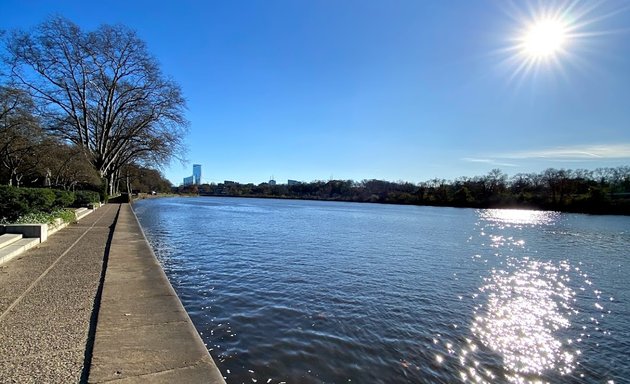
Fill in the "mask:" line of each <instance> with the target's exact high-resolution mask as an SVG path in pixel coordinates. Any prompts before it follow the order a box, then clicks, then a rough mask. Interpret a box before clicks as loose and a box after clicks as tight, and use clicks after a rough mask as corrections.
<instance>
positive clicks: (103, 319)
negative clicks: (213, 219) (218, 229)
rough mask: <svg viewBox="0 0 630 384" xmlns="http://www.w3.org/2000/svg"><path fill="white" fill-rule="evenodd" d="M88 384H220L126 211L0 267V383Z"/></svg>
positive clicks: (99, 216)
mask: <svg viewBox="0 0 630 384" xmlns="http://www.w3.org/2000/svg"><path fill="white" fill-rule="evenodd" d="M104 265H105V266H106V267H107V268H106V269H103V267H104ZM95 340H96V341H95ZM180 378H181V380H180ZM88 381H89V382H94V383H100V382H106V381H114V382H120V383H130V382H131V383H133V382H149V383H152V382H155V383H160V382H181V383H186V382H188V383H223V378H222V377H221V375H220V373H219V371H218V369H217V368H216V366H215V365H214V363H213V361H212V359H211V358H210V356H209V354H208V352H207V350H206V349H205V347H204V346H203V343H201V339H200V338H199V335H198V334H197V333H196V331H195V330H194V327H192V323H190V319H189V318H188V315H187V314H186V313H185V311H184V310H183V308H182V306H181V303H180V302H179V300H178V299H177V296H175V295H174V292H173V290H172V288H171V286H170V284H169V283H168V281H167V280H166V278H165V276H164V273H163V271H162V269H161V268H160V266H159V265H158V264H157V261H156V260H155V257H154V256H153V254H152V252H151V250H150V248H149V247H148V244H147V243H146V240H145V239H144V236H143V235H142V232H141V229H140V227H139V225H138V224H137V220H136V218H135V216H134V214H133V211H132V210H131V207H130V206H129V205H128V204H120V205H119V204H108V205H105V206H103V207H102V208H100V209H98V210H97V211H95V212H94V213H92V214H91V215H89V216H87V217H85V218H84V219H83V220H81V221H80V222H79V223H78V224H73V225H70V226H68V227H67V228H65V229H64V230H62V231H60V232H58V233H57V234H55V235H54V236H53V237H52V238H50V239H48V241H47V242H45V243H42V244H41V245H40V246H38V247H37V248H33V249H31V250H29V251H27V252H25V253H23V254H22V255H20V256H18V257H17V258H15V259H13V260H11V261H10V262H8V263H6V264H4V265H2V266H0V383H79V382H88Z"/></svg>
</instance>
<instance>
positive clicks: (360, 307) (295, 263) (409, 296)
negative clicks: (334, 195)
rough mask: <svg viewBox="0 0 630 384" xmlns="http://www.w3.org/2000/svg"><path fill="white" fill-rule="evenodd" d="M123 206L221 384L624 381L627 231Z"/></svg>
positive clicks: (520, 215)
mask: <svg viewBox="0 0 630 384" xmlns="http://www.w3.org/2000/svg"><path fill="white" fill-rule="evenodd" d="M134 207H135V211H136V213H137V215H138V218H139V220H140V222H141V224H142V227H143V228H144V230H145V232H146V235H147V237H148V239H149V241H150V242H151V244H152V246H153V248H154V250H155V252H156V254H157V256H158V259H159V260H160V262H161V263H162V265H163V267H164V270H165V271H166V274H167V275H168V277H169V279H170V281H171V283H172V284H173V286H174V288H175V290H176V291H177V293H178V295H179V297H180V299H181V301H182V303H183V304H184V306H185V307H186V310H187V311H188V313H189V314H190V316H191V318H192V320H193V322H194V324H195V326H196V327H197V330H198V331H199V332H200V334H201V336H202V338H203V339H204V342H205V343H206V345H207V347H208V349H209V350H210V352H211V354H212V356H213V357H214V359H215V361H216V362H217V364H218V366H219V368H220V370H221V372H222V373H223V375H224V376H225V377H226V380H227V382H228V383H229V384H232V383H282V382H284V383H287V384H289V383H456V382H481V383H527V382H541V383H544V382H549V383H607V384H608V383H627V382H629V381H630V278H629V275H630V217H622V216H590V215H575V214H560V213H555V212H537V211H518V210H474V209H455V208H432V207H414V206H395V205H377V204H354V203H338V202H317V201H289V200H272V199H238V198H212V197H199V198H162V199H150V200H143V201H139V202H137V203H135V204H134Z"/></svg>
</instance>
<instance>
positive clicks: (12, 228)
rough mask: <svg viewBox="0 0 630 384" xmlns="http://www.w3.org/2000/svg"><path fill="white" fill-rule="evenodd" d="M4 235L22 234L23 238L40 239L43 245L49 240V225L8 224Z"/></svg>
mask: <svg viewBox="0 0 630 384" xmlns="http://www.w3.org/2000/svg"><path fill="white" fill-rule="evenodd" d="M4 233H21V234H22V236H23V237H27V238H34V237H37V238H39V242H40V243H43V242H44V241H46V240H47V239H48V224H7V225H5V226H4Z"/></svg>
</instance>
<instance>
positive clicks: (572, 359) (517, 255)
mask: <svg viewBox="0 0 630 384" xmlns="http://www.w3.org/2000/svg"><path fill="white" fill-rule="evenodd" d="M559 217H560V215H559V214H557V213H555V212H542V211H527V210H500V209H493V210H483V211H479V218H480V221H479V226H480V228H481V229H480V235H481V237H482V238H484V237H487V238H488V239H489V240H490V241H489V242H487V243H486V245H487V246H489V247H490V248H491V249H494V250H495V251H494V252H496V253H494V256H495V257H496V258H497V261H498V266H497V267H493V268H492V269H491V270H490V274H489V276H486V277H483V278H482V280H483V283H482V285H481V286H480V287H479V297H480V299H481V300H480V302H479V303H478V304H477V305H476V306H475V310H474V312H473V316H474V318H473V319H472V321H471V326H470V330H471V331H472V333H473V334H474V335H475V336H476V338H477V341H478V342H479V343H481V344H482V345H483V346H484V347H486V348H489V349H490V350H492V351H493V352H494V353H496V354H498V355H499V356H500V357H501V359H502V361H503V367H502V368H503V369H502V371H503V375H504V377H505V379H506V380H507V381H509V382H512V383H543V382H547V381H546V380H544V379H542V378H544V377H546V376H545V375H547V374H549V373H550V372H551V373H556V374H560V375H561V376H565V375H569V374H572V373H573V372H574V371H575V370H576V368H577V366H578V365H579V364H580V363H579V356H580V355H581V353H582V352H581V350H580V348H579V344H580V343H581V342H582V340H583V338H585V334H584V333H579V334H578V335H575V333H574V332H573V333H572V332H568V331H567V330H568V329H569V328H577V327H576V324H574V322H575V320H576V316H577V315H578V313H579V311H578V310H577V309H576V307H575V304H576V302H577V298H576V290H575V289H574V288H573V287H572V286H574V285H575V284H571V280H572V279H574V280H581V281H580V282H578V283H582V286H581V287H580V289H581V290H582V291H584V290H585V289H584V285H587V286H588V285H592V282H591V281H590V280H589V279H588V275H586V274H585V273H583V272H582V271H581V270H580V268H579V267H572V265H571V263H570V261H569V260H562V261H543V260H540V256H539V255H536V256H535V257H534V256H532V251H531V250H529V249H526V248H525V241H524V240H523V239H518V238H517V237H516V236H518V232H516V233H515V232H514V230H516V231H519V230H521V229H522V228H524V227H539V226H553V225H554V224H556V221H557V220H558V218H559ZM482 241H483V240H482ZM534 254H535V252H534ZM475 259H477V260H479V259H482V257H481V256H480V255H475ZM487 261H488V260H487V259H485V260H484V262H487ZM594 292H595V293H596V294H597V292H598V291H597V290H595V291H594ZM475 297H476V295H475ZM597 298H599V295H598V296H597ZM596 309H597V310H599V311H601V312H603V310H604V308H603V306H601V304H599V303H596ZM601 317H603V314H602V315H601ZM590 321H591V322H592V323H594V324H596V325H598V324H599V321H598V320H597V319H595V318H592V317H591V318H590ZM580 328H581V329H582V330H585V329H586V327H585V326H582V327H580ZM567 335H569V336H568V337H567ZM571 335H573V336H571ZM476 348H477V345H476V344H475V343H474V342H473V341H471V340H468V343H467V345H466V346H464V347H463V348H462V350H461V353H460V354H459V360H460V364H461V365H462V366H463V367H464V368H465V369H464V370H463V371H461V372H460V377H461V378H462V380H464V381H469V380H470V381H473V382H483V383H490V382H493V381H494V379H495V378H496V376H497V375H500V373H501V372H497V371H493V370H492V369H488V368H484V367H482V366H480V364H479V362H478V361H476V360H475V358H474V357H472V356H474V353H473V354H472V356H469V354H470V353H471V352H475V350H476Z"/></svg>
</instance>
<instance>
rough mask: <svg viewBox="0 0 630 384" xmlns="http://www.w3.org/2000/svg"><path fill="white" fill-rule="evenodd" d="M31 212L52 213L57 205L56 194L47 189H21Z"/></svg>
mask: <svg viewBox="0 0 630 384" xmlns="http://www.w3.org/2000/svg"><path fill="white" fill-rule="evenodd" d="M19 190H20V192H21V194H22V198H23V199H24V201H25V202H26V204H27V205H28V208H29V209H28V211H29V212H35V211H39V212H50V210H52V208H53V205H54V203H55V192H53V191H52V190H51V189H45V188H20V189H19Z"/></svg>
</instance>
